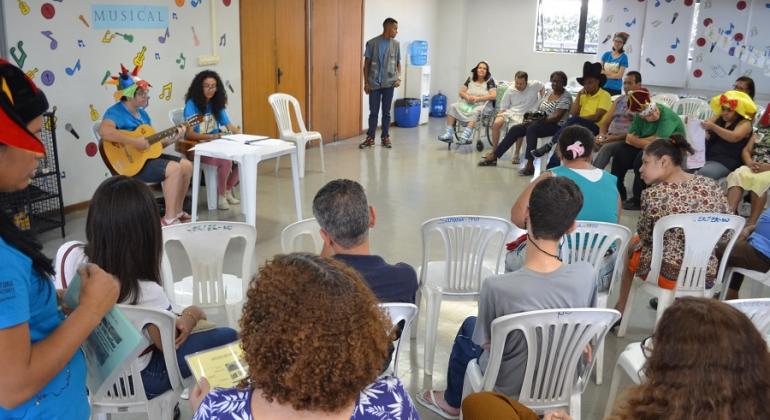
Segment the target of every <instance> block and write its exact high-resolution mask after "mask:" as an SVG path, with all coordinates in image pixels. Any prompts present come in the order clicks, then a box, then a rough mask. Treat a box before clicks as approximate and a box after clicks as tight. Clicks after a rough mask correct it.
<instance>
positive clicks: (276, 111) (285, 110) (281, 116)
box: [267, 93, 307, 137]
mask: <svg viewBox="0 0 770 420" xmlns="http://www.w3.org/2000/svg"><path fill="white" fill-rule="evenodd" d="M267 101H268V102H269V103H270V107H271V108H273V115H274V116H275V123H276V125H277V126H278V133H279V134H280V135H281V137H283V136H288V135H292V134H294V133H295V132H294V129H292V127H291V111H290V110H289V105H291V106H292V107H293V108H294V118H296V119H297V125H298V126H299V127H298V128H299V132H300V133H306V132H307V128H305V121H304V120H303V119H302V110H301V109H300V108H299V101H298V100H297V98H295V97H293V96H291V95H287V94H285V93H273V94H272V95H270V96H268V97H267Z"/></svg>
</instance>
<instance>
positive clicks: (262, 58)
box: [240, 0, 284, 137]
mask: <svg viewBox="0 0 770 420" xmlns="http://www.w3.org/2000/svg"><path fill="white" fill-rule="evenodd" d="M277 1H279V2H282V1H284V0H277ZM275 5H276V0H259V1H241V2H240V8H241V14H240V17H241V22H240V24H241V86H242V90H243V92H241V103H242V108H243V131H244V133H249V134H261V135H266V136H271V137H275V136H277V134H278V130H277V128H276V125H275V118H274V117H273V111H272V109H271V108H270V104H268V103H267V97H268V96H270V94H272V93H273V92H275V87H276V73H275V70H276V20H275V9H276V6H275Z"/></svg>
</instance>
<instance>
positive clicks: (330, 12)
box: [310, 0, 343, 143]
mask: <svg viewBox="0 0 770 420" xmlns="http://www.w3.org/2000/svg"><path fill="white" fill-rule="evenodd" d="M338 3H339V0H313V2H312V3H311V12H310V43H311V46H310V86H311V88H310V89H311V93H310V103H311V111H310V114H311V117H310V125H311V127H312V130H314V131H318V132H320V133H321V136H322V137H323V139H324V142H325V143H328V142H331V141H334V140H335V139H336V138H337V137H338V136H337V73H338V72H339V65H338V63H337V45H338V44H337V37H338V33H339V32H338V27H337V26H338V24H341V23H343V22H342V21H341V20H340V19H339V16H338Z"/></svg>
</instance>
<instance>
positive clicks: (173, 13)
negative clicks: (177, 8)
mask: <svg viewBox="0 0 770 420" xmlns="http://www.w3.org/2000/svg"><path fill="white" fill-rule="evenodd" d="M171 19H174V20H177V19H179V17H177V15H176V12H171Z"/></svg>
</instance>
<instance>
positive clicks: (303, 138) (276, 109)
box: [267, 93, 326, 178]
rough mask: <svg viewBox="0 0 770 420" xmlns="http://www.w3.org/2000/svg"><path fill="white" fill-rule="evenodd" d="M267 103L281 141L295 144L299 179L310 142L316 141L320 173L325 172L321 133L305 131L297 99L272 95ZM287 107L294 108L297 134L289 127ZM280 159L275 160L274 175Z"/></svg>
mask: <svg viewBox="0 0 770 420" xmlns="http://www.w3.org/2000/svg"><path fill="white" fill-rule="evenodd" d="M267 101H268V102H270V106H271V107H272V108H273V114H274V115H275V123H276V124H277V125H278V134H279V135H280V137H281V140H286V141H291V142H294V143H296V144H297V158H298V160H299V176H300V177H301V178H302V177H304V176H305V147H306V145H307V143H308V142H309V141H312V140H318V145H319V148H320V153H321V172H326V164H325V163H324V141H323V139H322V138H321V133H319V132H317V131H307V128H305V121H304V120H303V119H302V111H301V110H300V109H299V101H297V98H295V97H293V96H291V95H287V94H285V93H274V94H272V95H270V96H269V97H268V98H267ZM289 105H291V106H292V107H293V108H294V117H295V118H296V120H297V125H298V128H299V131H298V132H295V131H294V128H292V126H291V111H290V110H289ZM280 159H281V158H280V157H278V158H276V160H275V171H276V173H277V172H278V167H279V166H280V163H281V160H280Z"/></svg>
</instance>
